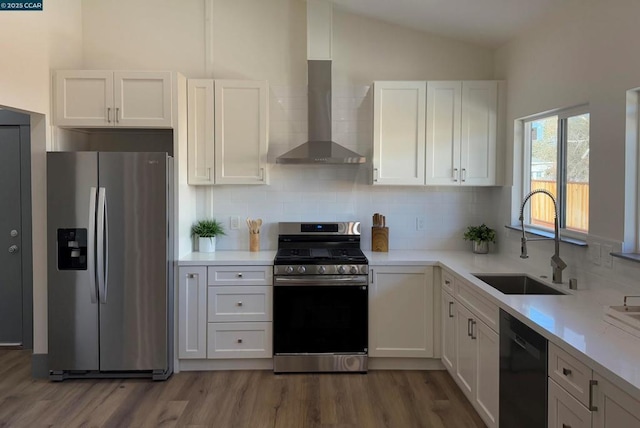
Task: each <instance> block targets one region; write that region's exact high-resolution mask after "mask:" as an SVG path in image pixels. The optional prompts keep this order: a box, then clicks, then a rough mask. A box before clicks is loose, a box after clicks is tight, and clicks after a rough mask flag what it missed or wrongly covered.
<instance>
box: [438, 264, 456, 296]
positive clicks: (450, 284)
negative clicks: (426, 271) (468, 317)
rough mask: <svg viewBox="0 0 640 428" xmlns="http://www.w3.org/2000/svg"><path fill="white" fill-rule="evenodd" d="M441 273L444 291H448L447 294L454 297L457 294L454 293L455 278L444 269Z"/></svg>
mask: <svg viewBox="0 0 640 428" xmlns="http://www.w3.org/2000/svg"><path fill="white" fill-rule="evenodd" d="M441 272H442V289H443V290H446V291H447V293H449V294H451V295H452V296H453V295H454V293H455V291H454V290H455V288H454V284H455V277H454V276H453V275H452V274H450V273H449V272H447V271H446V270H444V269H442V270H441Z"/></svg>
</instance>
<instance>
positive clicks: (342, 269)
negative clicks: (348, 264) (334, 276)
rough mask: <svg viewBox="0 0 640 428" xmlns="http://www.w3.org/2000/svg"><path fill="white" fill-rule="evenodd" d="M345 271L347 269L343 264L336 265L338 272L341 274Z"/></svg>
mask: <svg viewBox="0 0 640 428" xmlns="http://www.w3.org/2000/svg"><path fill="white" fill-rule="evenodd" d="M346 271H347V269H346V268H345V267H344V266H338V273H340V274H342V273H345V272H346Z"/></svg>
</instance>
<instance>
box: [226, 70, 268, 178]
mask: <svg viewBox="0 0 640 428" xmlns="http://www.w3.org/2000/svg"><path fill="white" fill-rule="evenodd" d="M268 94H269V88H268V85H267V82H266V81H250V80H216V81H215V152H216V156H215V176H216V184H267V183H268V181H267V170H266V167H267V149H268V147H267V137H268V114H267V108H268V105H269V104H268Z"/></svg>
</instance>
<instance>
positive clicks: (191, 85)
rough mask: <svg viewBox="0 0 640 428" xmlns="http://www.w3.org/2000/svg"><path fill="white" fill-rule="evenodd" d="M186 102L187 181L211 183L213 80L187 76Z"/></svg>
mask: <svg viewBox="0 0 640 428" xmlns="http://www.w3.org/2000/svg"><path fill="white" fill-rule="evenodd" d="M187 105H188V107H187V110H188V115H187V141H188V152H189V153H188V158H189V162H188V168H187V169H188V176H189V178H188V180H189V184H214V182H215V176H214V167H215V156H214V141H215V140H214V138H215V135H214V129H213V126H214V122H213V117H214V114H213V108H214V107H213V106H214V98H213V80H211V79H189V81H188V83H187Z"/></svg>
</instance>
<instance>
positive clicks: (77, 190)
mask: <svg viewBox="0 0 640 428" xmlns="http://www.w3.org/2000/svg"><path fill="white" fill-rule="evenodd" d="M97 186H98V154H97V153H91V152H76V153H64V152H57V153H47V254H48V276H47V278H48V280H47V281H48V282H47V284H48V286H47V295H48V301H49V305H48V314H49V369H50V370H52V371H62V370H98V368H99V365H98V357H99V356H98V341H99V339H98V303H97V287H96V285H95V275H92V271H93V269H94V265H93V264H92V263H93V262H94V260H95V259H94V257H93V255H94V252H93V251H92V250H91V248H90V247H91V244H92V241H93V239H94V236H95V232H94V224H95V205H96V197H95V195H96V190H97ZM92 211H93V212H92Z"/></svg>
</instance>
